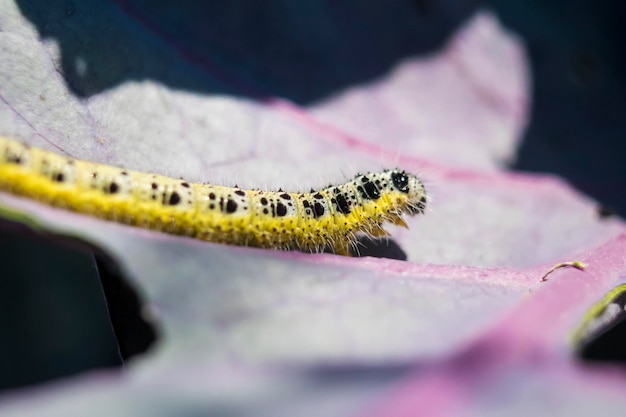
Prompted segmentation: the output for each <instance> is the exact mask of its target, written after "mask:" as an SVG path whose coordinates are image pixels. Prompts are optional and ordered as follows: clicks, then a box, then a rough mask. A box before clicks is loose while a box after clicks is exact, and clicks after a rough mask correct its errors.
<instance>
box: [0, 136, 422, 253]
mask: <svg viewBox="0 0 626 417" xmlns="http://www.w3.org/2000/svg"><path fill="white" fill-rule="evenodd" d="M0 190H3V191H7V192H9V193H13V194H16V195H21V196H26V197H29V198H32V199H35V200H38V201H40V202H43V203H46V204H49V205H52V206H55V207H60V208H64V209H68V210H72V211H76V212H79V213H84V214H88V215H92V216H95V217H98V218H102V219H106V220H111V221H116V222H120V223H124V224H128V225H133V226H138V227H143V228H147V229H152V230H156V231H161V232H165V233H172V234H177V235H184V236H189V237H193V238H197V239H202V240H207V241H211V242H217V243H225V244H234V245H243V246H255V247H260V248H274V249H285V250H294V249H295V250H300V251H304V252H320V251H322V250H326V249H330V250H331V251H333V252H334V253H336V254H340V255H350V248H351V247H355V245H356V234H357V233H358V232H362V233H365V234H367V235H369V236H373V237H383V236H388V233H387V232H386V231H385V229H384V228H383V223H384V222H390V223H393V224H396V225H401V226H404V227H407V225H406V223H405V222H404V220H403V219H402V216H403V215H404V214H407V215H415V214H419V213H423V212H424V210H425V207H426V202H427V195H426V191H425V188H424V185H423V184H422V182H421V181H420V180H419V179H418V178H417V177H416V176H414V175H411V174H409V173H407V172H405V171H401V170H399V169H394V170H385V171H382V172H378V173H368V174H358V175H356V176H355V177H354V178H353V179H352V180H350V181H348V182H346V183H344V184H341V185H331V186H329V187H327V188H324V189H321V190H319V191H315V190H311V192H309V193H291V192H284V191H282V190H279V191H262V190H244V189H241V188H238V187H234V188H230V187H224V186H217V185H211V184H202V183H189V182H186V181H184V180H182V179H180V180H179V179H173V178H168V177H165V176H161V175H156V174H147V173H142V172H136V171H130V170H125V169H123V168H119V167H114V166H109V165H103V164H97V163H93V162H87V161H81V160H77V159H73V158H69V157H66V156H61V155H58V154H55V153H53V152H49V151H45V150H43V149H39V148H35V147H31V146H29V145H26V144H24V143H21V142H18V141H16V140H12V139H9V138H5V137H2V136H0Z"/></svg>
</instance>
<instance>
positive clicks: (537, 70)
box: [0, 0, 626, 389]
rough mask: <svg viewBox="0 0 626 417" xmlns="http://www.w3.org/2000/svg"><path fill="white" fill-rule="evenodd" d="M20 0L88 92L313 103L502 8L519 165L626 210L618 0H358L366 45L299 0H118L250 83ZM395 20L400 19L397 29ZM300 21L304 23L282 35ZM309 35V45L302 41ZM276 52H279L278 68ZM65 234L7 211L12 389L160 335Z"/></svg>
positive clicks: (6, 341)
mask: <svg viewBox="0 0 626 417" xmlns="http://www.w3.org/2000/svg"><path fill="white" fill-rule="evenodd" d="M17 3H18V5H19V7H20V10H21V11H22V13H23V14H24V15H25V16H26V17H27V18H28V19H29V20H30V21H31V22H32V23H33V24H34V25H35V27H36V28H37V30H38V31H39V32H40V34H41V36H42V37H44V38H53V39H55V40H56V41H58V42H59V45H60V47H61V52H62V57H63V72H64V74H65V76H66V79H67V83H68V86H69V87H70V90H71V91H72V92H73V93H74V94H76V95H77V96H79V97H89V96H93V95H95V94H98V93H99V92H101V91H104V90H106V89H109V88H112V87H114V86H116V85H118V84H120V83H124V82H126V81H129V80H137V79H153V80H156V81H158V82H162V83H164V84H167V85H169V86H171V87H173V88H180V89H187V90H194V91H198V92H201V93H206V94H213V93H220V94H224V93H232V94H246V95H249V96H250V97H253V98H256V99H259V100H264V99H265V98H266V97H267V94H273V95H279V96H283V97H287V98H289V99H290V100H293V101H294V102H297V103H299V104H303V105H306V104H307V103H312V102H314V101H315V100H318V99H321V98H323V97H325V96H327V95H330V94H332V93H334V92H336V91H339V90H342V89H344V88H347V87H349V86H350V85H354V84H358V83H361V82H365V81H367V80H370V79H374V78H376V77H379V76H382V75H384V73H385V72H386V71H387V70H388V69H389V68H391V67H392V66H393V65H394V64H396V63H397V62H398V61H400V60H402V59H405V58H406V57H407V56H418V55H421V54H427V53H432V52H433V51H436V50H437V49H438V48H440V47H441V46H442V45H443V44H444V43H445V42H446V40H447V39H448V37H449V36H450V35H452V34H453V32H454V31H455V30H456V29H458V27H459V25H461V24H462V23H463V22H465V21H466V20H467V19H468V18H469V17H470V16H471V15H472V13H474V12H475V11H477V10H478V9H479V8H480V7H486V8H489V9H491V10H493V11H495V13H496V14H497V16H498V17H499V18H500V19H501V21H502V23H503V24H504V25H505V26H506V27H508V28H509V29H510V30H512V31H514V32H516V33H517V34H518V35H520V36H521V37H522V38H523V39H524V41H525V44H526V48H527V53H528V55H529V57H530V64H531V71H532V79H533V83H532V101H531V102H532V112H531V119H530V125H529V127H528V130H527V132H526V133H525V135H524V139H523V141H522V144H521V148H520V150H519V158H518V161H517V162H516V163H515V165H514V166H512V167H511V168H512V169H516V170H525V171H537V172H551V173H555V174H557V175H560V176H562V177H564V178H566V179H567V180H568V181H569V182H571V184H573V185H574V186H575V187H577V188H578V189H579V190H581V191H583V192H584V193H587V194H589V195H590V196H593V197H594V198H595V199H597V200H598V201H599V202H600V204H601V205H602V209H601V210H599V214H600V215H601V216H610V215H613V214H614V213H616V214H619V215H621V216H623V215H624V214H625V213H626V198H625V197H626V164H625V163H624V158H625V146H624V142H625V141H624V134H625V133H626V123H625V121H624V115H625V111H626V94H625V93H626V91H625V88H624V87H625V85H624V83H625V80H624V74H625V71H624V70H625V69H626V68H625V67H626V54H625V52H626V51H624V49H625V48H624V45H626V42H625V41H626V37H625V31H624V24H623V18H624V16H626V15H625V14H624V11H625V7H624V6H622V5H621V4H622V3H621V2H618V1H591V0H580V1H566V0H558V1H551V2H543V1H538V0H537V1H530V0H525V1H517V2H512V1H488V2H479V1H467V0H463V1H458V2H449V3H450V4H448V3H446V2H444V1H427V0H416V1H404V0H403V1H400V0H398V1H390V2H379V1H372V2H365V1H359V2H348V1H346V2H345V4H342V6H340V7H344V10H343V11H342V13H343V15H341V17H342V19H344V20H345V21H346V22H348V21H349V20H350V19H353V20H354V21H350V23H346V24H345V28H346V30H347V32H346V36H349V37H350V39H357V40H358V39H360V38H363V40H364V42H366V43H367V45H368V48H366V49H363V50H353V48H352V49H348V48H347V46H346V45H343V44H342V43H341V42H340V41H339V40H338V41H337V42H329V39H330V40H331V41H332V40H333V38H332V36H330V35H329V36H330V38H329V37H328V36H325V35H327V34H329V33H330V34H331V35H332V33H333V32H332V31H330V30H329V29H328V28H327V27H325V26H324V25H319V24H317V23H316V21H315V14H314V13H306V12H305V13H291V14H290V13H289V12H290V6H288V3H285V4H280V2H267V3H263V4H265V5H266V7H263V6H259V4H260V3H258V2H248V3H246V2H238V3H237V4H239V7H240V8H241V7H243V6H249V7H250V11H249V12H247V13H246V12H245V11H244V12H241V10H240V11H238V12H237V13H233V12H232V11H230V10H229V9H230V8H232V6H231V5H232V2H212V5H205V6H198V4H197V3H199V2H193V4H192V2H184V1H183V2H180V3H179V4H177V6H175V7H174V6H173V5H174V3H173V2H166V1H162V2H159V1H153V2H149V3H150V4H149V5H148V2H145V1H141V0H135V1H124V0H118V1H117V2H114V3H112V4H114V5H115V7H119V8H120V9H121V10H123V11H124V13H126V14H128V16H131V17H132V18H135V19H138V20H141V21H142V24H143V25H144V26H146V27H150V28H153V29H154V34H155V36H158V37H162V38H163V39H168V41H171V42H173V43H174V44H176V45H179V46H180V48H181V51H182V54H183V55H184V56H185V57H186V58H187V59H189V61H190V62H192V63H194V65H197V66H198V67H201V68H202V67H206V66H207V65H209V62H214V61H215V56H214V55H211V54H215V53H217V54H218V55H219V57H221V58H223V59H224V61H223V65H224V67H223V68H222V69H224V70H225V72H226V73H228V72H229V71H230V72H232V73H234V74H235V75H236V78H237V79H239V80H242V84H241V86H240V87H242V88H240V89H239V90H238V92H237V93H233V92H229V91H224V90H222V88H221V87H220V86H219V85H216V84H215V83H214V84H212V83H211V82H206V81H205V80H204V78H203V77H202V74H199V75H198V74H194V73H193V71H191V72H190V73H189V74H188V76H185V77H180V76H177V74H180V72H168V71H167V70H163V69H162V68H159V67H158V66H156V68H155V66H154V65H145V64H144V58H145V54H150V53H151V50H152V49H151V48H153V45H151V44H150V39H144V38H142V37H141V36H137V37H135V36H133V35H132V32H128V34H126V32H125V28H124V27H123V26H119V27H118V26H116V25H117V24H118V23H119V22H117V21H116V20H115V19H114V18H112V17H111V15H110V10H109V9H110V6H109V5H104V6H103V5H102V4H104V3H99V2H89V1H84V2H78V1H76V2H74V1H67V0H48V1H38V0H19V1H18V2H17ZM207 3H208V2H207ZM275 4H278V6H276V7H274V5H275ZM294 4H295V3H294ZM300 4H301V3H300V2H298V5H300ZM302 4H307V3H306V2H302ZM242 5H243V6H242ZM198 7H202V8H201V9H198ZM100 9H101V10H100ZM170 9H171V10H170ZM197 16H203V19H197V18H194V17H197ZM205 16H206V19H205V18H204V17H205ZM242 16H243V18H242ZM186 19H187V20H186ZM233 21H237V22H239V24H240V26H237V25H233V24H232V23H233ZM116 22H117V23H116ZM198 22H204V23H202V24H198V25H195V23H198ZM390 26H391V27H393V28H394V30H393V31H390V30H386V28H388V27H390ZM0 29H1V28H0ZM289 33H292V34H293V36H287V37H285V36H284V35H285V34H287V35H288V34H289ZM111 34H115V36H110V35H111ZM206 42H212V43H210V45H211V48H209V49H210V50H211V51H210V53H207V54H205V53H204V52H203V49H202V48H200V47H199V45H202V44H203V43H204V44H206ZM301 42H303V43H304V44H306V45H307V46H308V49H306V52H304V53H303V52H302V51H301V50H302V48H301V47H300V46H301ZM316 45H317V48H316ZM347 45H348V46H350V44H347ZM155 53H156V52H155ZM142 54H143V55H142ZM78 56H80V57H81V59H83V60H86V61H87V62H90V61H93V62H92V64H93V65H89V68H96V70H95V71H94V72H93V73H90V74H88V76H87V77H80V76H79V75H78V74H76V73H75V66H74V65H73V63H74V62H75V60H76V57H78ZM133 57H137V58H136V59H134V58H133ZM218 61H219V60H218ZM267 62H271V63H272V64H274V63H275V64H276V65H271V66H270V68H268V67H267V66H266V63H267ZM229 66H230V67H229ZM218 72H219V71H218ZM290 74H291V75H290ZM293 74H304V75H306V79H305V80H303V79H302V78H299V77H295V76H293ZM59 243H60V241H59V239H56V238H55V239H49V238H42V237H41V236H38V235H37V234H33V233H27V232H26V231H25V230H23V229H20V228H19V227H16V225H14V224H10V223H8V222H2V223H0V262H1V263H2V265H3V267H2V276H1V279H0V298H1V301H2V302H0V317H2V323H1V326H0V331H2V335H1V337H0V358H2V359H0V388H3V389H6V388H11V387H18V386H24V385H29V384H33V383H37V382H41V381H46V380H50V379H54V378H57V377H60V376H64V375H71V374H74V373H78V372H81V371H84V370H87V369H93V368H101V367H112V366H113V367H119V366H121V364H122V363H123V360H124V359H125V358H127V357H130V356H132V355H133V354H136V353H139V352H141V351H143V350H145V349H146V348H147V346H148V345H149V344H150V343H151V342H152V341H153V340H154V338H155V335H156V329H154V328H151V327H150V325H149V324H146V323H144V322H143V321H142V320H141V318H140V314H139V310H140V305H139V300H138V298H137V295H136V294H135V293H134V292H133V290H132V289H131V288H128V287H127V286H126V285H125V284H124V280H123V279H121V278H120V277H119V276H118V275H117V274H116V269H115V266H114V265H112V264H111V263H110V262H109V261H107V260H106V256H105V255H103V258H99V259H100V260H97V259H96V257H95V256H94V254H93V252H91V251H90V250H77V249H76V248H75V245H69V246H70V247H69V248H68V247H67V245H66V243H67V242H65V243H62V244H61V245H60V246H59ZM102 259H105V260H104V261H103V260H102ZM99 277H100V278H101V279H102V283H103V284H104V287H101V286H100V285H101V284H100V280H99ZM105 292H106V294H107V298H108V307H109V310H110V311H108V310H107V303H106V302H105V297H104V293H105ZM109 313H110V316H111V317H112V319H111V321H109ZM111 323H113V325H111ZM116 336H117V339H118V340H119V345H118V344H116V343H115V340H116V338H115V337H116ZM614 339H615V338H613V339H611V340H612V342H611V344H612V346H616V343H617V342H615V340H614ZM618 339H619V340H621V338H618ZM594 349H595V350H594V351H597V350H598V349H596V348H594ZM622 350H623V349H622ZM600 351H601V350H600ZM599 356H600V357H601V356H602V354H600V355H599Z"/></svg>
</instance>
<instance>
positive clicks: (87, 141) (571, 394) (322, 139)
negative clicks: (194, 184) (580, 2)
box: [0, 1, 626, 416]
mask: <svg viewBox="0 0 626 417" xmlns="http://www.w3.org/2000/svg"><path fill="white" fill-rule="evenodd" d="M49 3H50V5H43V4H42V5H39V6H41V7H43V9H38V8H36V7H35V6H34V4H33V3H31V2H17V3H16V4H13V3H12V2H4V3H3V4H2V10H3V12H2V18H1V20H0V29H1V30H0V48H1V51H2V52H1V54H2V55H1V56H2V57H3V59H2V60H0V80H1V81H0V98H2V100H0V129H1V131H0V134H3V135H7V136H13V137H17V138H19V139H21V140H23V141H25V142H27V143H30V144H32V145H36V146H42V147H45V148H47V149H50V150H54V151H56V152H61V153H67V154H68V155H71V156H73V157H77V158H81V159H87V160H92V161H96V162H103V163H108V164H115V165H119V166H123V167H125V168H128V169H136V170H141V171H151V172H158V173H160V174H165V175H169V176H173V177H179V176H180V177H184V178H186V179H188V180H191V181H210V182H212V183H219V184H226V185H233V184H238V185H240V186H245V187H268V188H278V187H282V188H285V189H287V188H289V189H297V188H300V189H308V188H309V187H320V186H324V185H325V184H327V183H328V182H329V181H332V182H335V181H341V180H343V179H344V178H345V177H346V176H351V175H353V173H355V172H356V171H363V170H368V169H378V168H380V166H394V165H399V166H401V167H402V168H404V169H407V170H410V171H415V172H418V173H419V174H420V176H421V177H423V178H424V180H425V182H426V183H427V188H428V190H429V193H430V194H431V196H432V201H431V202H430V208H429V212H428V213H427V214H426V216H423V217H422V218H415V219H411V221H410V223H409V226H410V230H408V231H404V230H397V229H395V228H394V229H393V230H392V236H393V241H394V242H395V243H396V244H397V245H398V247H399V248H400V250H401V251H403V252H404V253H405V254H406V256H407V258H408V261H407V262H404V261H398V260H391V259H374V258H343V257H336V256H334V255H329V254H320V255H309V254H300V253H284V252H274V251H264V250H257V249H252V248H238V247H229V246H225V245H218V244H211V243H205V242H199V241H194V240H190V239H185V238H180V237H175V236H168V235H162V234H158V233H155V232H150V231H146V230H141V229H136V228H132V227H127V226H123V225H118V224H112V223H109V222H104V221H101V220H97V219H92V218H89V217H85V216H81V215H78V214H74V213H70V212H66V211H63V210H59V209H53V208H49V207H46V206H42V205H40V204H37V203H35V202H32V201H29V200H27V199H23V198H18V197H14V196H10V195H7V194H6V193H3V194H0V205H2V206H3V208H4V210H8V209H11V210H18V212H19V213H21V214H19V216H26V218H27V219H29V220H27V222H28V223H31V224H36V225H38V227H43V228H45V229H46V230H48V231H50V232H53V233H58V234H61V235H65V236H73V237H77V238H79V239H81V240H83V241H84V242H87V243H88V244H90V245H94V246H96V247H98V248H100V250H102V251H104V252H105V253H107V254H108V255H109V256H110V257H111V258H112V259H113V260H114V261H115V263H116V265H117V266H118V267H119V268H120V269H121V271H122V273H123V275H124V276H125V277H126V278H127V279H128V280H130V282H131V283H132V284H133V285H134V286H135V287H137V289H138V291H139V292H140V293H141V294H142V295H143V297H144V299H145V300H147V302H148V303H149V304H150V306H151V308H152V309H154V311H155V314H156V320H157V322H158V324H159V328H160V329H161V338H160V341H159V344H158V346H157V347H156V348H155V349H154V350H153V351H152V352H150V353H149V354H147V355H146V356H145V357H143V358H140V359H137V360H135V361H131V362H130V364H129V365H128V367H127V369H126V370H125V371H124V372H123V373H122V374H121V375H118V374H114V373H111V372H104V371H101V372H99V373H96V374H90V375H83V376H80V377H77V378H76V379H75V380H68V381H64V382H58V383H54V384H50V385H48V386H45V387H42V388H41V389H39V390H38V392H37V394H36V395H32V394H30V395H24V394H21V393H20V392H19V391H18V392H15V393H14V394H13V395H7V396H6V398H5V400H6V401H5V402H4V405H3V406H0V413H4V414H5V415H15V414H20V415H22V414H31V415H40V414H42V413H44V412H45V413H46V415H63V416H67V415H84V414H87V413H89V414H90V415H96V414H101V415H107V416H108V415H118V414H132V415H150V416H154V415H172V414H175V415H192V414H203V415H204V414H220V415H221V414H226V415H256V416H259V415H261V416H262V415H267V416H276V415H316V416H321V415H329V416H330V415H347V414H355V413H364V412H366V411H367V410H369V411H368V413H370V414H371V415H393V416H399V415H414V414H415V411H416V410H419V411H420V413H423V414H425V415H427V414H435V413H437V414H439V415H472V414H474V415H485V414H487V413H488V412H492V413H497V412H500V411H502V410H501V404H502V403H501V402H500V401H501V399H502V398H503V396H504V398H510V399H511V400H510V404H512V405H511V406H510V407H511V408H510V410H515V412H517V413H518V414H524V415H538V414H539V413H540V412H542V411H543V410H544V409H543V408H542V406H543V405H544V404H543V402H542V398H546V397H550V396H554V397H555V398H558V399H559V401H558V402H557V403H553V404H552V409H551V410H550V411H551V414H556V413H558V412H566V411H567V412H569V413H570V414H573V415H575V414H576V413H578V414H580V415H584V414H585V413H583V411H584V410H589V409H591V408H592V407H599V405H598V404H602V405H601V407H603V408H602V409H603V410H606V412H610V411H613V412H615V411H616V410H618V409H620V410H621V409H622V407H623V400H621V399H620V398H619V397H616V396H613V394H612V393H611V392H609V387H611V389H613V388H617V390H616V391H618V390H619V389H621V388H622V385H623V381H622V380H619V379H618V378H615V377H613V375H612V373H611V372H610V371H603V370H589V369H585V368H583V367H582V366H580V365H579V364H578V363H577V362H575V361H574V360H573V359H572V357H571V354H570V353H569V350H570V347H569V346H568V333H569V332H570V331H571V330H572V329H573V328H574V327H575V325H576V323H577V321H578V320H579V319H580V318H581V317H582V316H583V313H584V310H585V308H586V307H587V306H589V305H591V304H592V303H593V302H594V301H595V300H597V299H599V298H600V297H601V296H602V294H603V293H605V292H607V291H608V290H609V289H610V288H611V287H613V286H615V285H617V283H618V282H619V280H620V276H623V275H624V269H625V268H624V267H625V265H624V263H625V262H624V261H625V260H624V256H623V253H624V239H625V238H626V237H625V236H624V234H623V233H624V224H623V222H622V221H621V220H617V219H600V218H599V216H598V215H597V208H596V204H595V202H593V201H591V200H589V199H588V198H586V197H585V196H583V195H580V194H579V193H577V192H575V191H574V190H572V189H571V188H569V187H568V186H567V185H566V184H565V183H564V182H563V181H561V180H559V179H558V178H555V177H551V176H544V175H529V174H520V173H510V172H505V171H504V170H503V168H502V167H503V164H505V163H506V162H507V161H509V160H511V159H512V158H514V155H515V149H516V146H517V141H518V139H519V137H520V135H521V131H522V130H523V128H524V126H525V124H526V118H527V111H528V110H527V109H528V97H527V94H528V90H529V85H528V79H527V78H528V76H527V74H526V59H525V57H524V55H523V52H522V49H521V46H520V44H519V42H518V41H517V40H516V39H515V37H513V36H512V35H510V34H507V33H505V32H504V31H503V30H502V29H501V27H500V26H499V24H498V22H497V21H496V20H495V18H494V17H493V16H491V15H490V14H489V13H487V12H481V13H479V14H477V15H476V16H475V17H473V18H472V19H470V20H469V21H467V22H466V23H465V25H464V26H463V27H462V28H461V29H460V30H459V31H458V32H456V33H454V34H452V35H451V37H450V39H449V40H448V41H447V42H446V43H444V44H443V45H441V48H440V49H439V50H438V51H437V52H433V50H432V49H429V54H428V55H427V56H421V57H420V56H416V54H417V53H423V52H424V50H425V49H428V48H426V46H425V45H417V44H420V42H423V43H424V44H428V42H426V41H423V40H422V41H419V40H420V39H421V36H420V35H424V33H429V32H428V31H427V30H426V29H428V28H426V29H423V28H421V29H418V28H417V27H420V25H416V24H415V20H414V19H417V20H418V21H419V20H420V19H423V18H421V17H419V18H416V17H415V15H409V9H408V6H407V4H408V3H407V4H405V3H400V2H398V3H394V4H392V5H385V6H384V7H382V6H381V7H382V9H371V10H364V9H358V7H359V6H352V7H355V8H356V9H353V10H350V9H339V8H337V9H329V10H322V9H315V8H313V6H310V7H311V8H312V9H311V10H308V12H309V13H310V14H311V15H312V16H314V17H313V18H312V19H313V20H312V21H313V22H315V25H314V27H309V28H308V29H309V30H310V31H312V32H309V36H308V37H299V36H298V35H299V34H301V32H299V29H298V25H295V24H294V26H293V27H287V26H283V25H270V24H267V23H268V22H270V21H271V22H273V21H274V20H272V19H273V18H274V16H282V14H284V13H295V11H294V9H292V8H290V7H288V6H282V7H281V6H272V7H269V6H268V8H267V9H265V8H263V9H262V10H254V9H247V8H245V7H242V8H237V7H235V6H220V7H223V9H219V10H216V9H210V8H211V7H218V6H203V7H205V8H204V9H200V11H196V12H195V13H194V12H193V11H194V10H195V9H193V8H187V7H181V8H176V9H172V8H168V6H166V5H158V6H153V7H148V6H145V5H143V4H142V2H139V1H137V2H126V1H118V2H117V3H115V4H113V5H89V6H87V4H86V3H84V4H83V3H72V2H68V3H56V2H49ZM251 7H252V6H251ZM348 11H351V12H352V13H348ZM218 12H219V13H218ZM211 13H217V14H216V15H213V14H211ZM335 13H336V14H335ZM412 13H415V11H412ZM441 13H442V16H446V13H449V14H450V15H452V16H454V13H452V12H450V11H443V12H441ZM215 16H222V17H223V20H220V19H217V18H216V17H215ZM348 16H349V17H350V18H355V19H356V18H359V19H361V21H362V22H364V23H363V26H359V25H354V26H349V25H347V24H346V23H345V22H346V21H347V20H346V19H347V17H348ZM270 17H271V18H272V19H270ZM206 19H209V20H208V22H214V23H215V25H211V24H208V22H207V21H206ZM294 19H296V21H297V19H298V17H297V16H296V17H294ZM423 20H424V21H425V19H423ZM304 21H305V22H306V21H307V20H306V19H304ZM182 22H184V23H185V24H182ZM33 25H34V26H33ZM286 27H287V29H285V28H286ZM236 28H243V29H242V33H241V34H239V36H237V35H238V32H237V30H235V29H236ZM316 28H317V29H316ZM348 29H353V31H350V30H348ZM422 30H423V31H424V32H423V33H422V32H420V31H422ZM282 31H287V32H286V34H285V33H283V32H282ZM303 32H306V31H305V30H304V29H303ZM433 33H434V35H433ZM437 33H438V32H437V30H435V29H434V28H432V33H430V34H431V35H432V39H435V40H437V39H438V40H439V42H441V39H442V38H443V36H441V35H439V36H437ZM225 34H228V35H230V36H227V35H225ZM286 35H288V36H286ZM373 35H375V36H373ZM40 36H41V38H40ZM426 38H428V37H426ZM429 39H431V38H429ZM261 40H265V41H267V43H266V42H261ZM270 40H271V41H275V42H278V43H277V45H280V46H281V47H282V48H283V51H287V52H288V53H287V52H285V53H284V54H283V55H281V53H280V51H279V52H276V51H275V50H273V49H272V48H269V47H268V48H267V49H264V48H265V47H264V45H270V44H271V42H269V41H270ZM365 40H367V41H368V42H371V50H370V48H369V47H365V46H364V42H365ZM281 41H282V42H281ZM412 42H414V43H415V45H413V43H412ZM368 46H369V44H368ZM427 46H430V47H431V48H432V47H434V46H439V44H438V43H437V42H436V41H433V42H432V43H431V44H428V45H427ZM289 54H296V55H295V56H297V57H299V58H300V60H297V59H296V60H293V61H294V62H292V60H289V59H285V57H286V56H290V55H289ZM318 62H319V67H316V66H315V64H316V63H318ZM311 68H312V69H311ZM327 71H330V73H328V72H327ZM332 71H336V72H337V73H333V72H332ZM268 91H269V92H271V93H268ZM280 97H287V98H288V99H290V100H288V99H286V98H280ZM22 220H23V219H22ZM573 260H576V261H580V262H584V263H585V264H587V268H586V270H585V271H578V270H571V269H560V270H557V271H555V272H553V273H552V274H551V275H550V277H549V280H548V282H545V283H542V282H540V279H541V277H542V276H543V275H544V274H545V272H546V271H547V270H549V269H550V267H552V266H553V265H554V264H555V263H557V262H562V261H573ZM545 381H549V382H545ZM582 392H584V393H585V394H584V395H577V394H578V393H582ZM605 401H606V402H605ZM507 407H508V405H507ZM593 409H594V410H596V409H597V408H593ZM44 410H45V411H44ZM517 410H519V411H517Z"/></svg>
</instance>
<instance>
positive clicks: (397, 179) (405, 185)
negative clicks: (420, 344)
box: [389, 169, 427, 215]
mask: <svg viewBox="0 0 626 417" xmlns="http://www.w3.org/2000/svg"><path fill="white" fill-rule="evenodd" d="M389 178H390V180H391V184H393V187H394V188H395V189H396V190H398V191H400V192H401V193H404V194H407V196H408V199H407V205H406V208H405V210H404V211H405V212H406V213H408V214H411V215H414V214H421V213H424V210H425V209H426V202H427V197H426V188H424V184H423V183H422V181H420V179H419V178H417V177H416V176H415V175H413V174H409V173H407V172H406V171H400V170H398V169H394V170H393V171H389Z"/></svg>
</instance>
